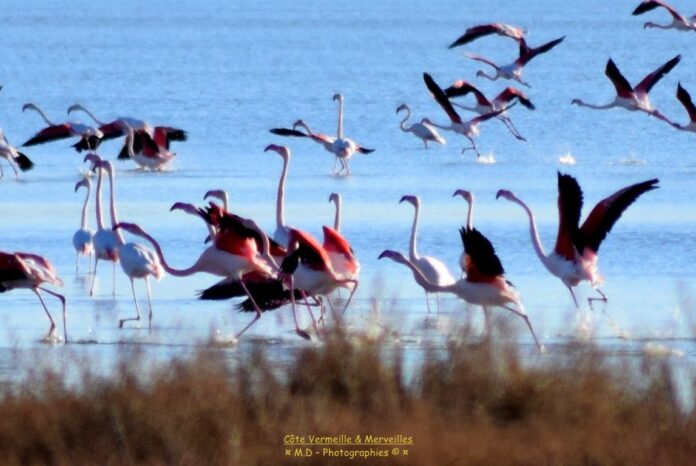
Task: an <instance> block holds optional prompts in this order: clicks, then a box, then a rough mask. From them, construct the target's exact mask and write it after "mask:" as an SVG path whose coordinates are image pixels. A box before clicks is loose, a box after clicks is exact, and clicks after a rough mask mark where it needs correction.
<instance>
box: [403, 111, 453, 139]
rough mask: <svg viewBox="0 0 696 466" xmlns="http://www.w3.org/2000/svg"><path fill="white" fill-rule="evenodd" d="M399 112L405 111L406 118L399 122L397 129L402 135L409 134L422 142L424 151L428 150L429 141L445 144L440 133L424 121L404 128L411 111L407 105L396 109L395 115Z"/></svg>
mask: <svg viewBox="0 0 696 466" xmlns="http://www.w3.org/2000/svg"><path fill="white" fill-rule="evenodd" d="M401 111H405V112H406V116H405V117H404V119H403V120H401V123H400V124H399V128H401V131H403V132H404V133H411V134H413V135H414V136H415V137H417V138H419V139H420V140H421V141H423V145H424V146H425V148H426V149H427V148H428V142H430V141H432V142H436V143H438V144H447V141H445V138H443V137H442V136H440V133H438V132H437V128H435V127H434V126H432V125H429V124H428V123H424V120H425V119H423V120H421V122H420V123H413V124H410V125H408V126H406V121H407V120H408V119H409V118H411V109H410V108H408V105H406V104H401V105H399V106H398V107H397V109H396V114H397V115H398V114H399V112H401Z"/></svg>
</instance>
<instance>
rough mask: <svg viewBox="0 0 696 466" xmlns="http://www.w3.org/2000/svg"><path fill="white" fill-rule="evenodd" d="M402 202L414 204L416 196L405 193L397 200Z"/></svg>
mask: <svg viewBox="0 0 696 466" xmlns="http://www.w3.org/2000/svg"><path fill="white" fill-rule="evenodd" d="M402 202H408V203H409V204H414V205H415V203H416V202H417V200H416V196H413V195H410V194H407V195H405V196H403V197H402V198H401V199H400V200H399V204H401V203H402Z"/></svg>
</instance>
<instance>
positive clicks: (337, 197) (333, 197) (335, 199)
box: [329, 193, 341, 204]
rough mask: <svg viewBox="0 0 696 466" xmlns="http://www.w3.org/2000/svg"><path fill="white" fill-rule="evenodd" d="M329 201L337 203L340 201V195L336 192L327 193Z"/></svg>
mask: <svg viewBox="0 0 696 466" xmlns="http://www.w3.org/2000/svg"><path fill="white" fill-rule="evenodd" d="M329 202H335V203H336V204H339V203H340V202H341V195H340V194H338V193H331V194H329Z"/></svg>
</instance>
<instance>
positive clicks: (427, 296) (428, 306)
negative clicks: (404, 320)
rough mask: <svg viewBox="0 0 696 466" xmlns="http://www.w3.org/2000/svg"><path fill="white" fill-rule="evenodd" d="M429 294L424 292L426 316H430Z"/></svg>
mask: <svg viewBox="0 0 696 466" xmlns="http://www.w3.org/2000/svg"><path fill="white" fill-rule="evenodd" d="M429 296H430V294H429V293H428V292H427V291H426V292H425V306H426V307H427V308H428V314H430V299H429Z"/></svg>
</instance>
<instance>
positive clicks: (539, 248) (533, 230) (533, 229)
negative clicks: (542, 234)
mask: <svg viewBox="0 0 696 466" xmlns="http://www.w3.org/2000/svg"><path fill="white" fill-rule="evenodd" d="M513 202H516V203H517V204H519V205H520V206H522V208H523V209H524V211H525V212H527V215H528V216H529V234H530V236H531V239H532V246H533V247H534V252H536V255H537V256H538V257H539V260H540V261H541V262H542V263H543V264H544V265H545V266H547V267H548V257H546V253H545V252H544V246H543V245H542V244H541V239H540V238H539V230H537V225H536V220H535V218H534V213H532V210H531V209H530V208H529V207H528V206H527V204H525V203H524V202H522V201H521V200H519V199H515V200H514V201H513Z"/></svg>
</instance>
